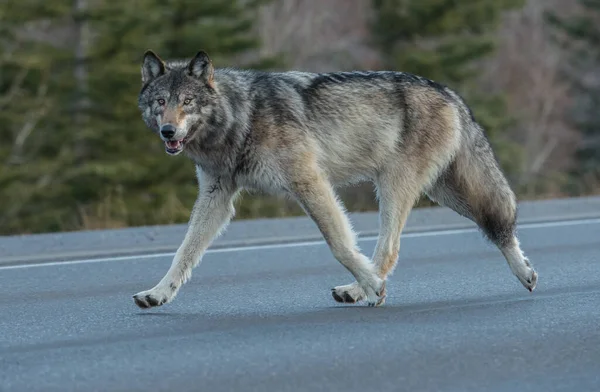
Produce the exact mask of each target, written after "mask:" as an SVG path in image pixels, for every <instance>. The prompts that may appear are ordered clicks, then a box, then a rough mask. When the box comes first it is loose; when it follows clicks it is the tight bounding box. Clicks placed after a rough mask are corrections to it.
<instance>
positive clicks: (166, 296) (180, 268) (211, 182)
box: [133, 173, 237, 308]
mask: <svg viewBox="0 0 600 392" xmlns="http://www.w3.org/2000/svg"><path fill="white" fill-rule="evenodd" d="M198 177H199V180H200V193H199V195H198V199H197V200H196V203H195V204H194V208H193V211H192V215H191V217H190V221H189V226H188V231H187V233H186V235H185V238H184V240H183V243H182V244H181V246H180V247H179V249H178V250H177V253H176V254H175V257H174V259H173V263H172V264H171V268H169V271H168V272H167V273H166V275H165V276H164V277H163V278H162V280H161V281H160V282H159V283H158V284H157V285H156V286H154V288H152V289H150V290H147V291H142V292H140V293H137V294H135V295H134V296H133V299H134V301H135V303H136V304H137V305H138V306H139V307H140V308H150V307H153V306H160V305H162V304H165V303H168V302H170V301H172V300H173V298H175V295H176V294H177V292H178V291H179V288H180V287H181V286H182V285H183V284H184V283H185V282H186V281H187V280H188V279H189V278H190V276H191V274H192V269H193V268H194V267H195V266H196V265H197V264H198V263H199V262H200V260H201V258H202V255H203V254H204V252H205V250H206V248H208V246H209V245H210V244H211V242H212V241H213V239H214V238H216V237H217V236H218V235H219V234H220V232H221V231H222V230H223V229H224V228H225V227H226V226H227V224H228V223H229V221H230V219H231V217H232V216H233V214H234V208H233V200H234V196H235V195H236V194H237V190H236V189H235V188H234V187H233V186H231V185H230V184H227V183H224V182H223V181H221V180H220V179H218V178H216V179H215V178H211V177H208V176H207V175H205V174H202V173H199V175H198Z"/></svg>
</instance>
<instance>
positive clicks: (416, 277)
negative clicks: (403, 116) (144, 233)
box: [0, 219, 600, 392]
mask: <svg viewBox="0 0 600 392" xmlns="http://www.w3.org/2000/svg"><path fill="white" fill-rule="evenodd" d="M520 238H521V242H522V246H523V248H524V249H525V251H526V253H527V254H528V256H529V257H530V259H531V261H532V262H533V263H534V265H535V267H536V269H537V271H538V273H539V282H538V287H537V289H536V291H535V292H534V293H533V294H530V293H529V292H527V291H526V290H525V289H524V288H523V287H522V286H521V285H520V283H519V282H518V281H517V279H516V278H515V277H513V276H512V275H511V273H510V271H509V268H508V266H507V264H506V262H505V261H504V259H503V258H502V256H501V254H500V252H499V251H498V250H497V249H496V248H494V247H493V246H491V245H489V244H488V243H487V242H485V241H484V240H483V239H482V237H481V235H480V234H478V233H477V232H475V231H473V230H471V229H462V230H454V231H441V232H440V231H437V232H436V231H434V232H424V233H410V234H409V235H407V236H405V237H404V238H403V240H402V249H401V252H400V261H399V264H398V267H397V269H396V272H395V274H394V275H393V276H392V277H391V279H390V280H389V282H388V285H387V287H388V297H387V301H386V305H385V306H384V307H382V308H367V307H364V306H361V305H350V306H340V305H338V304H337V303H335V302H334V301H333V299H332V298H331V295H330V288H331V287H333V286H335V285H339V284H345V283H349V282H350V281H351V276H350V274H349V273H348V272H346V271H345V270H344V269H343V268H342V267H341V266H340V265H339V264H338V263H337V262H336V261H335V260H334V259H333V257H332V256H331V254H330V252H329V250H328V249H327V247H326V246H325V245H324V244H323V243H322V242H317V243H314V242H311V243H296V244H286V243H282V244H276V245H266V246H258V247H250V248H223V249H215V250H213V251H211V252H209V253H208V254H207V255H206V256H205V258H204V260H203V262H202V264H201V265H200V266H199V267H197V268H196V269H195V270H194V275H193V277H192V280H191V281H190V282H188V283H187V284H186V285H185V286H184V287H183V288H182V290H181V292H180V293H179V295H178V297H177V298H176V299H175V301H174V302H173V303H171V304H168V305H166V306H163V307H161V308H155V309H151V310H148V311H143V310H140V309H138V308H137V307H136V306H135V305H134V303H133V300H132V298H131V296H132V294H134V293H136V292H138V291H140V290H144V289H148V288H150V287H152V286H153V285H154V284H155V283H156V282H157V281H158V280H159V279H160V278H161V277H162V275H163V274H164V272H165V271H166V269H167V268H168V266H169V264H170V262H171V257H170V256H165V255H163V256H161V255H154V256H147V257H144V256H140V257H137V256H132V257H123V258H116V259H104V260H95V261H90V260H81V261H71V262H65V263H60V262H57V263H46V264H43V265H36V264H34V265H13V266H0V391H61V392H66V391H129V392H131V391H211V392H218V391H278V392H280V391H281V392H283V391H361V392H364V391H378V392H382V391H515V390H518V391H520V392H523V391H575V390H577V391H598V390H600V328H599V322H600V306H599V304H600V220H598V219H594V220H586V221H582V220H579V221H570V222H554V223H541V224H529V225H524V226H521V227H520ZM374 244H375V241H374V240H373V239H372V238H366V239H362V240H361V241H360V245H361V247H362V249H363V250H364V251H366V252H368V253H369V254H370V252H371V251H372V249H373V247H374Z"/></svg>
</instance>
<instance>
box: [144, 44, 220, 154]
mask: <svg viewBox="0 0 600 392" xmlns="http://www.w3.org/2000/svg"><path fill="white" fill-rule="evenodd" d="M213 75H214V69H213V66H212V63H211V61H210V59H209V57H208V55H207V54H206V53H205V52H202V51H201V52H198V54H196V56H195V57H194V58H193V59H192V60H191V61H189V62H172V63H165V62H164V61H163V60H162V59H161V58H160V57H158V55H156V54H155V53H154V52H153V51H151V50H148V51H147V52H146V53H145V54H144V60H143V64H142V85H143V87H142V90H141V92H140V95H139V98H138V106H139V108H140V110H141V112H142V118H143V119H144V122H145V123H146V125H147V126H148V127H149V128H150V129H151V130H152V131H154V132H155V133H157V134H158V135H159V136H160V138H161V139H162V140H163V141H164V143H165V149H166V151H167V153H168V154H170V155H177V154H179V153H180V152H181V151H183V149H184V148H185V145H186V143H189V142H190V141H192V140H193V139H194V138H197V137H198V132H200V131H201V130H202V128H203V125H204V124H205V123H206V121H207V119H210V118H211V117H212V116H213V115H214V111H215V110H216V101H217V92H216V89H215V84H214V80H213Z"/></svg>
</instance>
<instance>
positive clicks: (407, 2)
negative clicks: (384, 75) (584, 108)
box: [371, 0, 523, 176]
mask: <svg viewBox="0 0 600 392" xmlns="http://www.w3.org/2000/svg"><path fill="white" fill-rule="evenodd" d="M522 4H523V1H522V0H471V1H456V0H373V1H372V5H373V9H374V18H373V20H372V24H371V27H372V30H371V31H372V37H373V42H374V44H375V45H376V46H377V47H378V48H379V50H380V53H381V54H382V58H383V67H384V68H387V69H393V70H398V71H403V72H409V73H414V74H418V75H420V76H424V77H426V78H429V79H432V80H435V81H437V82H440V83H443V84H446V85H447V86H449V87H451V88H453V89H455V90H456V91H457V92H458V93H459V94H461V95H462V96H463V97H464V98H465V100H466V102H467V104H469V105H470V106H471V107H472V109H473V112H474V114H475V117H476V119H477V121H478V122H479V123H480V124H481V125H482V127H483V128H484V129H485V131H486V134H487V135H488V137H489V138H490V140H491V142H492V144H493V146H494V147H495V151H496V153H497V155H498V158H499V159H500V163H501V165H502V166H503V168H504V169H505V171H506V172H507V174H508V175H509V176H510V174H511V172H514V171H516V170H517V168H518V167H519V164H518V159H516V158H517V157H518V153H519V149H518V146H517V145H515V144H514V143H512V142H510V141H509V139H508V138H507V137H506V136H505V135H504V134H503V132H502V131H503V130H505V129H506V128H507V127H508V126H510V125H511V124H512V121H513V119H512V118H511V117H510V116H509V115H508V113H507V110H506V105H505V102H504V99H503V97H502V96H498V95H495V96H490V95H489V94H487V93H486V92H484V91H482V90H481V88H479V87H478V86H477V81H478V77H479V72H478V68H477V67H478V66H480V61H481V60H482V59H485V58H486V57H487V56H489V55H490V54H491V53H493V50H494V39H493V33H494V30H495V28H496V27H497V26H498V24H499V22H500V16H501V14H502V12H503V11H505V10H508V9H510V8H513V7H518V6H522Z"/></svg>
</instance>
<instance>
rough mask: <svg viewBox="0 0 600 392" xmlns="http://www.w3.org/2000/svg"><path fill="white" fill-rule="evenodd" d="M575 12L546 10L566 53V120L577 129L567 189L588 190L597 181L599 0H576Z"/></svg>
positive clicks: (599, 144) (599, 141)
mask: <svg viewBox="0 0 600 392" xmlns="http://www.w3.org/2000/svg"><path fill="white" fill-rule="evenodd" d="M578 3H579V5H580V7H581V9H582V11H581V12H580V14H579V15H577V16H573V17H561V16H558V15H556V14H549V15H548V20H549V21H550V23H551V24H552V25H553V26H554V27H555V28H556V33H557V34H556V36H555V39H556V41H557V42H558V43H559V44H560V45H561V46H562V49H564V50H566V51H567V52H568V53H569V54H570V57H569V58H570V61H569V67H568V68H566V69H565V70H564V73H565V75H566V77H567V78H568V79H569V81H570V82H571V86H572V92H573V93H574V94H573V96H574V99H573V101H572V111H571V116H570V121H571V122H572V123H573V125H574V126H575V128H576V129H577V130H578V131H579V133H580V138H581V139H580V140H579V143H578V147H577V150H576V154H575V159H576V164H575V165H574V167H575V169H574V170H573V171H572V173H570V174H571V175H570V176H569V181H568V191H569V193H571V194H573V195H578V194H582V193H588V192H590V191H591V190H592V189H596V188H597V186H598V184H599V183H600V111H599V110H598V108H600V81H599V80H598V75H597V73H596V74H595V75H594V72H597V70H598V69H600V0H578Z"/></svg>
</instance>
